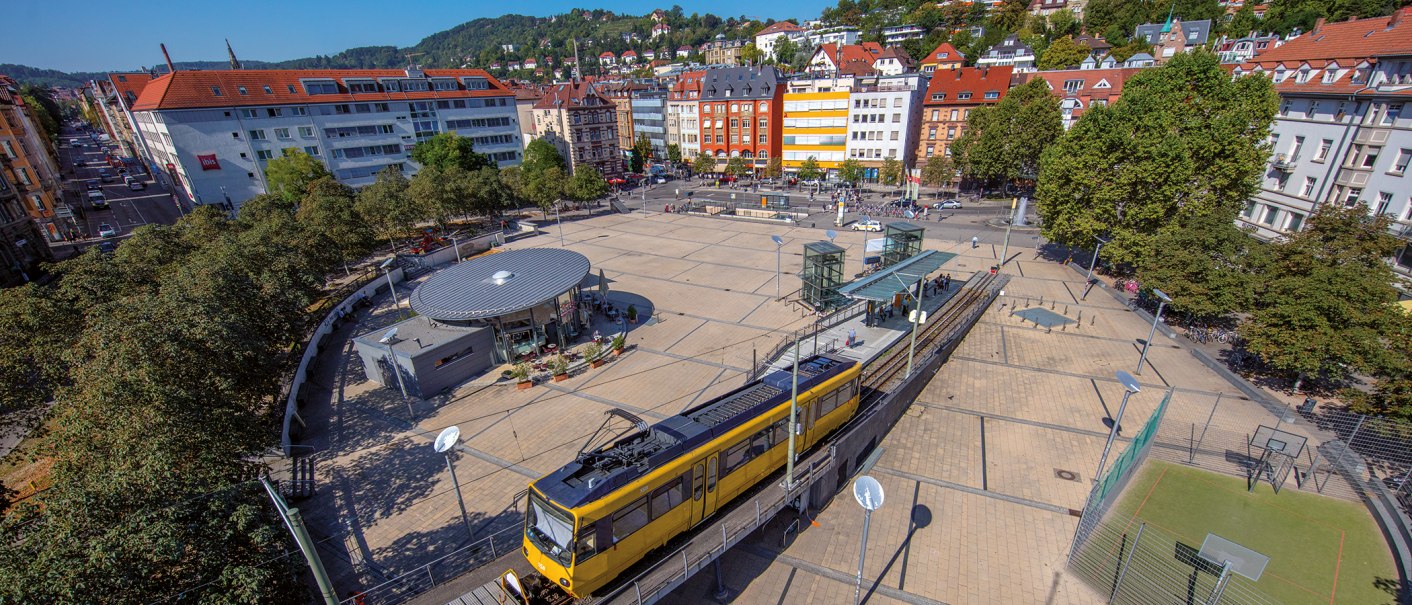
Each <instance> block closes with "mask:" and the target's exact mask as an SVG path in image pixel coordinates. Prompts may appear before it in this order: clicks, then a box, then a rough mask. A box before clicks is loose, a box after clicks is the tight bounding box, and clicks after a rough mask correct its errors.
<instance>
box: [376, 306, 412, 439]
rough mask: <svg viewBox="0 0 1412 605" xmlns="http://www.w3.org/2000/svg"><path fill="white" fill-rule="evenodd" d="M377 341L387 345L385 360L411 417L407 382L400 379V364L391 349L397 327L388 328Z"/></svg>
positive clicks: (408, 416) (410, 401)
mask: <svg viewBox="0 0 1412 605" xmlns="http://www.w3.org/2000/svg"><path fill="white" fill-rule="evenodd" d="M378 342H379V343H381V344H384V345H387V361H388V363H389V364H391V365H392V373H393V374H394V375H396V376H397V390H399V391H401V392H402V402H403V403H406V404H407V418H408V419H411V418H413V417H414V416H415V415H416V414H415V413H414V412H413V411H412V400H411V399H410V398H408V397H407V383H406V382H403V380H402V365H401V364H399V363H397V352H396V351H394V350H393V349H392V343H394V342H397V328H393V329H391V330H388V331H387V333H386V334H383V335H382V338H379V339H378Z"/></svg>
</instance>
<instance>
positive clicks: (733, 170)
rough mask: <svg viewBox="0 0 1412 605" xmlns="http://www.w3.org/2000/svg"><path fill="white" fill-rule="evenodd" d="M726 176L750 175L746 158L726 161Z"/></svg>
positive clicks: (736, 157)
mask: <svg viewBox="0 0 1412 605" xmlns="http://www.w3.org/2000/svg"><path fill="white" fill-rule="evenodd" d="M725 172H726V174H728V175H730V176H741V175H743V174H749V173H750V167H749V166H746V165H745V158H742V157H740V156H735V157H732V158H731V159H729V160H726V170H725Z"/></svg>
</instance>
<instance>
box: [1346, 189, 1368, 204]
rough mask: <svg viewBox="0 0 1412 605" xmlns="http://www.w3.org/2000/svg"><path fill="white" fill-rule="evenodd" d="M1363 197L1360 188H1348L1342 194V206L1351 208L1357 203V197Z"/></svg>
mask: <svg viewBox="0 0 1412 605" xmlns="http://www.w3.org/2000/svg"><path fill="white" fill-rule="evenodd" d="M1361 195H1363V189H1362V188H1361V187H1349V188H1348V190H1347V191H1345V192H1344V194H1343V205H1344V206H1352V205H1354V204H1357V203H1358V197H1359V196H1361Z"/></svg>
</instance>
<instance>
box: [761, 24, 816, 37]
mask: <svg viewBox="0 0 1412 605" xmlns="http://www.w3.org/2000/svg"><path fill="white" fill-rule="evenodd" d="M802 31H804V29H803V28H801V27H799V26H798V25H795V24H793V23H791V22H789V21H780V22H779V23H775V24H774V25H771V26H769V27H767V28H765V29H762V30H760V32H759V33H757V34H755V35H756V36H765V35H769V34H778V33H781V32H802Z"/></svg>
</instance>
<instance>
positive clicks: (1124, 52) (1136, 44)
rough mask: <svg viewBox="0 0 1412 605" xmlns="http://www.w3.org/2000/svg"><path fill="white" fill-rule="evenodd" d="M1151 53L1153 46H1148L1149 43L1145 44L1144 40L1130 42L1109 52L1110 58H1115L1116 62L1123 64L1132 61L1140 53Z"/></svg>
mask: <svg viewBox="0 0 1412 605" xmlns="http://www.w3.org/2000/svg"><path fill="white" fill-rule="evenodd" d="M1151 52H1152V45H1151V44H1148V43H1147V42H1144V41H1143V40H1142V39H1140V38H1139V39H1136V40H1133V41H1131V42H1128V43H1127V44H1124V45H1122V46H1116V47H1114V48H1113V49H1112V50H1110V51H1108V56H1110V57H1113V60H1114V61H1117V62H1119V63H1122V62H1124V61H1127V60H1128V59H1131V58H1132V56H1133V55H1136V54H1138V53H1151Z"/></svg>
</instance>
